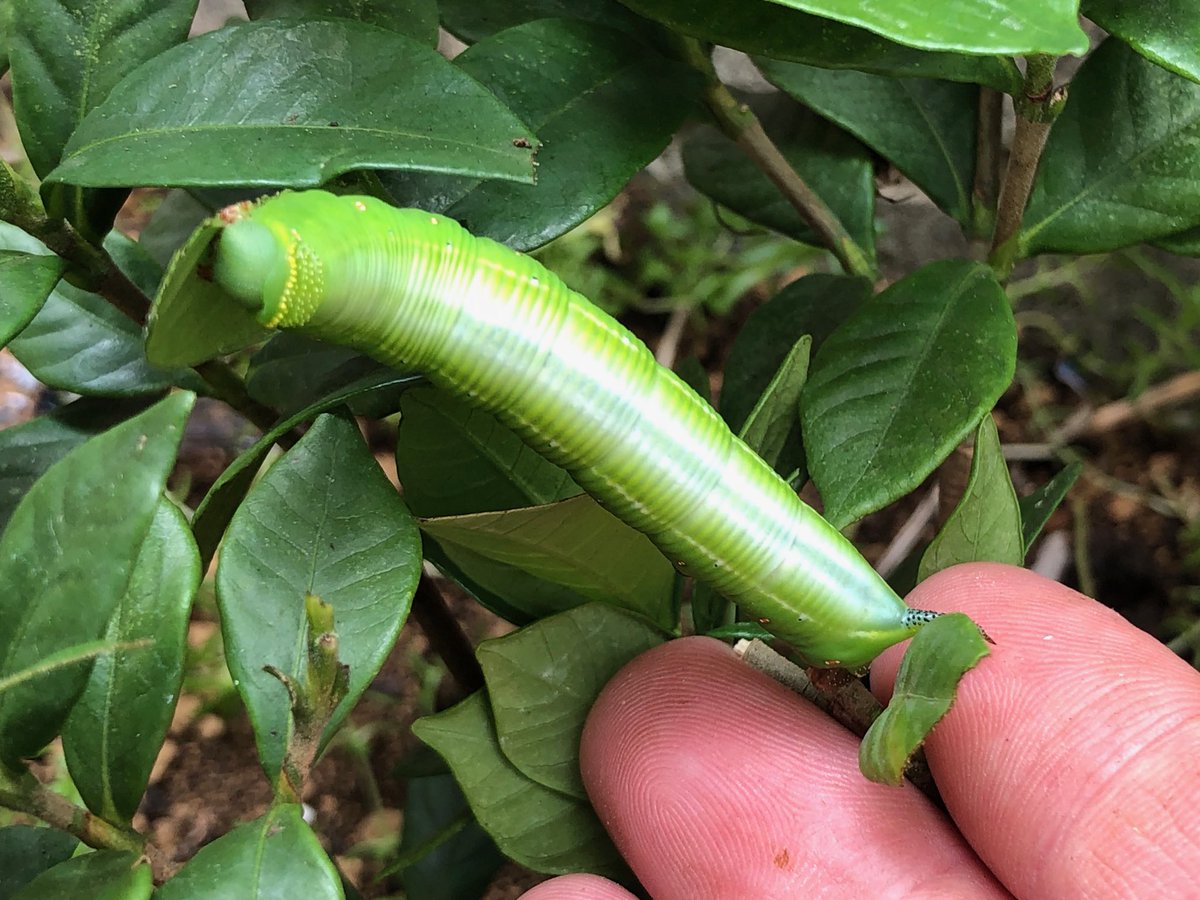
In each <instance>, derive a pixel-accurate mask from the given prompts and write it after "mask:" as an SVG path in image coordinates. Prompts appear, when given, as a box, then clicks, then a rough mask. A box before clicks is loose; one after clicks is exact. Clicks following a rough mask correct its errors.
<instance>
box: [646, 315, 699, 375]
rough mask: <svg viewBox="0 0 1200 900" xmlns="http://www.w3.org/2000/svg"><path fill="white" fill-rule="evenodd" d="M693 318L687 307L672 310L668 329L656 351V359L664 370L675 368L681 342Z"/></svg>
mask: <svg viewBox="0 0 1200 900" xmlns="http://www.w3.org/2000/svg"><path fill="white" fill-rule="evenodd" d="M691 316H692V311H691V309H690V308H688V307H687V306H683V305H680V306H676V307H675V308H674V309H673V310H671V315H670V317H669V318H668V319H667V327H666V328H664V329H663V333H662V337H661V338H659V340H658V346H657V347H656V348H655V349H654V358H655V359H656V360H657V361H658V364H659V365H660V366H662V367H663V368H664V369H672V368H674V367H675V359H676V358H677V357H678V356H679V342H680V341H681V340H683V333H684V331H685V330H686V328H687V323H688V319H690V318H691Z"/></svg>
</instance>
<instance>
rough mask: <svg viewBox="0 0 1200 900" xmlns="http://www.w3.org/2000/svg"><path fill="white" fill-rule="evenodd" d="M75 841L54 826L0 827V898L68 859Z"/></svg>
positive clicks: (76, 843)
mask: <svg viewBox="0 0 1200 900" xmlns="http://www.w3.org/2000/svg"><path fill="white" fill-rule="evenodd" d="M78 846H79V841H78V840H77V839H76V838H75V837H73V836H72V835H69V834H67V833H66V832H64V831H59V830H58V829H57V828H34V827H33V826H31V825H9V826H8V827H7V828H0V897H4V898H9V897H12V896H13V895H14V894H16V893H17V891H19V890H20V889H21V888H23V887H24V886H25V885H27V884H28V883H29V882H31V881H33V879H34V878H36V877H37V876H38V875H40V874H41V873H42V872H44V871H46V870H47V869H49V868H50V867H51V866H56V865H58V864H59V863H60V862H62V861H63V860H66V859H70V858H71V854H72V853H73V852H74V851H75V848H76V847H78Z"/></svg>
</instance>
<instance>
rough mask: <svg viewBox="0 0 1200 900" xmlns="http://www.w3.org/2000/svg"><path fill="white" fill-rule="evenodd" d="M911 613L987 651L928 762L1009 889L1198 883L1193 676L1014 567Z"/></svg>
mask: <svg viewBox="0 0 1200 900" xmlns="http://www.w3.org/2000/svg"><path fill="white" fill-rule="evenodd" d="M909 603H910V604H911V605H913V606H919V607H921V608H927V609H934V610H939V611H951V610H956V611H961V612H965V613H966V614H967V615H969V616H971V618H972V619H974V620H975V621H976V622H978V623H979V624H980V625H981V626H982V627H983V628H984V629H985V630H986V631H987V633H988V634H989V636H991V638H992V639H993V640H994V641H995V644H994V645H993V646H991V647H990V648H989V649H990V651H991V652H990V655H989V656H988V657H987V658H985V659H984V660H982V661H981V663H980V664H979V665H978V666H977V667H976V668H975V669H974V670H972V671H971V672H969V673H968V674H967V675H966V677H965V678H964V679H963V682H962V684H961V685H960V687H959V691H958V697H957V699H956V702H955V706H954V708H953V709H952V710H951V712H950V713H949V714H948V715H947V716H946V718H945V719H944V720H943V721H942V722H941V723H939V724H938V726H937V727H936V728H935V729H934V731H933V733H932V734H931V735H930V738H929V740H928V742H927V743H926V754H927V756H928V758H929V763H930V766H931V768H932V769H933V772H934V776H935V778H936V779H937V782H938V786H939V788H940V790H941V792H942V797H943V799H944V800H945V802H946V805H947V808H948V809H949V811H950V813H951V815H952V816H953V817H954V819H955V821H956V822H957V823H958V825H959V827H960V828H961V829H962V830H963V833H964V834H965V835H966V836H967V838H968V839H969V840H970V841H971V843H972V844H973V846H974V847H975V849H976V850H977V851H978V852H979V853H980V855H981V856H982V857H983V859H984V860H985V862H987V863H988V864H989V866H990V867H991V868H992V869H993V871H995V872H996V873H997V874H998V875H999V876H1000V877H1001V880H1003V881H1004V883H1005V884H1006V885H1007V886H1008V887H1009V888H1010V889H1011V890H1013V891H1014V892H1016V893H1017V894H1019V895H1031V896H1033V895H1039V896H1061V895H1064V892H1067V893H1070V892H1082V893H1088V892H1089V890H1093V889H1094V890H1097V891H1100V892H1104V891H1105V890H1108V889H1110V888H1111V887H1112V882H1113V880H1114V879H1119V878H1120V877H1121V873H1122V872H1125V873H1134V874H1135V875H1136V876H1137V877H1138V878H1141V879H1143V888H1144V889H1145V888H1150V887H1151V886H1153V889H1155V890H1156V891H1158V892H1160V893H1161V892H1162V891H1166V892H1168V893H1169V892H1170V890H1171V884H1175V885H1179V886H1182V885H1184V884H1185V883H1188V880H1189V879H1190V883H1191V884H1193V885H1194V884H1195V881H1196V879H1198V878H1200V826H1197V824H1196V819H1195V817H1194V816H1192V815H1191V813H1190V810H1191V809H1192V808H1193V807H1194V806H1195V802H1196V799H1197V797H1198V796H1200V771H1198V770H1197V767H1196V765H1195V763H1194V760H1195V759H1197V758H1200V676H1198V675H1197V673H1196V672H1195V671H1194V670H1193V669H1192V668H1191V667H1190V666H1188V665H1187V664H1186V663H1184V662H1183V661H1182V660H1180V659H1179V658H1178V657H1176V656H1175V654H1173V653H1171V652H1170V651H1169V650H1168V649H1167V648H1165V647H1164V646H1163V645H1162V644H1161V643H1159V642H1158V641H1156V640H1155V639H1154V638H1153V637H1151V636H1150V635H1148V634H1146V633H1145V632H1143V631H1141V630H1139V629H1137V628H1135V627H1134V626H1132V625H1131V624H1129V623H1128V622H1127V621H1125V620H1124V619H1123V618H1122V617H1121V616H1119V615H1118V614H1117V613H1115V612H1114V611H1112V610H1111V609H1108V608H1107V607H1105V606H1103V605H1101V604H1099V603H1096V602H1095V601H1094V600H1091V599H1089V598H1087V597H1085V596H1083V595H1082V594H1079V593H1078V592H1076V591H1073V590H1071V589H1070V588H1067V587H1065V586H1064V585H1061V584H1058V583H1056V582H1052V581H1048V580H1046V579H1044V578H1042V577H1040V576H1038V575H1035V574H1033V573H1031V572H1028V571H1026V570H1024V569H1018V568H1014V567H1011V566H1001V565H995V564H971V565H964V566H957V567H954V568H952V569H948V570H946V571H944V572H940V573H938V574H937V575H935V576H933V577H932V578H930V579H928V580H927V581H925V582H923V583H922V584H921V585H919V586H918V587H917V589H916V590H914V591H913V593H912V594H911V595H910V597H909ZM902 649H903V648H896V649H894V650H893V651H889V652H888V653H887V654H885V655H883V656H881V657H880V659H879V660H878V661H877V663H876V665H875V666H874V667H873V668H872V673H871V677H872V685H873V687H875V689H876V690H877V691H882V692H883V693H884V694H887V693H890V691H891V687H892V684H893V681H894V678H895V673H896V670H897V668H898V665H899V661H900V658H901V655H902ZM1181 826H1182V827H1181ZM1103 860H1109V862H1104V863H1102V861H1103ZM1113 860H1118V861H1119V862H1118V863H1115V864H1114V863H1112V862H1111V861H1113ZM1181 860H1182V861H1187V862H1183V863H1181ZM1102 879H1108V882H1107V883H1102V881H1101V880H1102ZM1089 886H1090V887H1089Z"/></svg>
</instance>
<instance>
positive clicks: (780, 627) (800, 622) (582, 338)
mask: <svg viewBox="0 0 1200 900" xmlns="http://www.w3.org/2000/svg"><path fill="white" fill-rule="evenodd" d="M222 218H223V219H224V221H225V222H227V223H228V224H227V227H225V228H224V229H223V230H222V231H221V233H220V235H219V237H218V245H217V248H216V253H215V257H214V260H213V272H212V274H213V279H214V280H215V282H216V283H217V284H218V285H219V286H221V287H222V288H223V289H224V290H226V291H228V292H229V293H230V294H231V295H232V296H233V297H235V298H236V299H237V300H238V301H239V302H241V303H243V304H245V305H246V306H247V307H249V308H250V309H252V310H254V311H255V313H256V315H257V317H258V319H259V321H260V322H262V323H263V324H265V325H266V326H268V327H270V328H285V329H295V330H299V331H302V332H305V333H308V334H311V335H313V336H315V337H318V338H320V339H322V340H325V341H329V342H332V343H335V344H341V345H346V346H350V347H354V348H357V349H359V350H362V351H363V352H365V353H367V354H369V355H371V356H373V357H375V358H376V359H378V360H380V361H381V362H384V363H388V364H391V365H397V366H405V367H415V368H417V369H419V370H421V371H423V372H425V373H426V374H427V376H428V377H429V379H430V380H431V381H433V382H434V383H435V384H437V385H439V386H440V387H442V388H444V389H446V390H450V391H453V392H455V393H457V394H459V395H461V396H463V397H466V398H468V399H469V400H470V401H471V402H473V403H475V404H477V405H478V406H480V407H482V408H484V409H487V410H489V411H491V412H492V413H494V414H496V415H497V416H498V417H499V418H500V419H501V420H503V421H504V422H505V423H506V424H507V425H509V426H510V427H512V428H514V429H515V430H516V431H517V432H518V433H519V434H520V435H521V436H522V438H523V439H524V440H525V441H527V442H528V443H529V444H530V446H532V447H533V448H534V449H536V450H537V451H538V452H540V453H542V454H543V455H544V456H546V457H547V458H548V459H550V460H551V461H553V462H555V463H558V464H559V465H561V466H563V467H564V468H566V469H567V470H568V471H570V472H571V474H572V475H573V476H574V477H575V478H576V480H577V481H578V482H579V484H580V485H582V486H583V487H584V488H585V489H586V490H587V491H588V492H589V493H591V494H592V495H593V496H594V497H595V498H596V499H597V500H598V501H599V502H600V503H601V504H603V505H604V506H605V507H606V508H607V509H609V510H610V511H611V512H612V513H613V514H614V515H616V516H617V517H618V518H620V519H622V520H623V521H625V522H627V523H628V524H629V525H631V526H633V527H634V528H636V529H638V530H639V531H641V532H643V533H645V534H646V535H647V536H648V537H649V538H650V539H651V540H652V541H653V542H654V543H655V544H656V545H657V546H658V547H659V548H660V549H661V550H662V552H663V553H664V554H666V555H667V556H668V557H669V558H670V559H671V560H673V561H675V563H676V564H677V565H678V566H679V567H680V568H681V570H683V571H686V572H687V573H688V574H691V575H694V576H695V577H696V578H700V579H703V580H705V581H707V582H709V583H711V584H712V585H713V586H714V587H715V588H716V589H717V590H719V591H721V592H722V593H723V594H725V595H726V596H727V597H729V598H730V599H732V600H733V601H735V602H736V603H737V604H739V606H741V607H742V608H743V609H744V610H746V611H748V612H749V613H750V614H752V615H754V616H755V617H757V618H758V620H759V621H760V622H762V623H763V625H764V626H765V627H766V628H767V629H768V630H770V631H771V632H772V633H773V634H775V635H777V636H779V637H780V638H782V639H784V640H786V641H788V642H789V643H790V644H792V645H793V646H794V647H795V648H796V649H797V651H799V653H800V654H801V655H802V656H803V658H804V660H805V661H806V662H807V663H809V664H810V665H816V666H833V665H841V666H847V667H852V668H853V667H858V666H862V665H865V664H866V663H868V662H870V661H871V660H872V659H874V658H875V657H876V656H877V655H878V654H879V653H880V652H881V651H882V650H884V649H885V648H886V647H889V646H891V645H892V644H895V643H897V642H898V641H901V640H903V639H905V638H907V637H909V636H911V635H912V634H913V632H915V631H916V630H917V628H919V627H920V626H921V625H922V624H923V623H925V622H927V621H929V620H930V619H931V618H933V616H934V614H933V613H929V612H925V611H922V610H915V609H910V608H909V607H907V606H906V605H905V604H904V602H903V601H902V600H901V599H900V598H899V597H898V596H896V594H895V593H894V592H893V591H892V590H891V588H889V587H888V586H887V584H886V583H885V582H884V581H883V579H881V578H880V577H879V575H877V574H876V572H875V571H874V570H873V569H872V568H871V567H870V565H868V564H867V562H866V561H865V560H864V559H863V558H862V557H861V556H860V555H859V554H858V552H857V551H856V550H855V548H854V547H853V545H851V544H850V542H849V541H847V540H846V539H845V538H844V537H842V535H841V534H840V533H839V532H838V531H837V530H835V529H834V528H833V527H831V526H830V525H829V524H828V523H827V522H826V521H825V520H824V519H823V518H821V517H820V516H819V515H818V514H817V513H816V512H815V511H814V510H812V509H811V508H810V507H808V506H807V505H805V504H804V503H803V502H802V501H801V500H800V498H799V497H797V496H796V493H795V492H794V491H793V490H792V489H791V488H790V487H789V486H788V485H787V484H786V483H785V482H784V481H783V480H782V479H781V478H780V477H779V476H778V475H776V474H775V472H774V471H773V470H772V469H771V468H770V467H769V466H767V465H766V463H764V462H763V461H762V460H761V459H760V458H759V457H758V456H757V455H755V453H754V452H753V451H751V450H750V449H749V448H748V447H747V446H746V445H745V444H743V443H742V442H741V441H740V440H739V439H738V438H737V437H735V436H734V435H733V434H732V433H731V432H730V430H729V428H728V427H727V426H726V425H725V423H724V422H723V421H722V420H721V418H720V417H719V416H717V414H716V413H715V412H714V411H713V410H712V408H711V407H710V406H709V405H708V404H707V403H705V402H704V401H703V400H702V399H701V398H700V397H699V396H698V395H697V394H696V393H695V392H694V391H692V390H691V389H690V388H688V387H687V386H686V385H685V384H684V383H683V382H682V381H681V380H680V379H679V378H678V377H676V376H675V375H674V374H673V373H672V372H670V371H668V370H666V369H664V368H662V367H661V366H659V365H658V364H657V363H656V362H655V360H654V357H653V355H652V354H651V353H650V351H649V350H648V349H647V348H646V346H645V345H644V344H642V343H641V342H640V341H638V340H637V338H635V337H634V336H633V335H632V334H630V333H629V331H627V330H626V329H625V328H624V327H622V326H621V325H619V324H618V323H617V322H616V321H615V320H613V319H612V318H611V317H609V316H608V315H606V314H604V313H603V312H601V311H600V310H599V309H597V308H596V307H595V306H593V305H592V304H591V303H590V302H589V301H588V300H587V299H586V298H584V297H582V296H580V295H579V294H577V293H575V292H573V291H571V290H570V289H569V288H567V287H566V286H565V285H564V284H563V283H562V282H561V281H560V280H559V279H558V278H557V277H555V276H554V275H553V274H551V273H550V272H549V271H547V270H546V269H545V268H543V267H542V266H541V265H539V264H538V263H537V262H535V261H533V260H532V259H530V258H529V257H527V256H523V255H520V254H518V253H514V252H513V251H511V250H509V249H508V248H506V247H503V246H501V245H500V244H497V243H495V242H493V241H490V240H487V239H483V238H476V237H473V236H472V235H471V234H469V233H468V232H467V231H465V230H464V229H463V228H462V227H461V226H460V225H459V224H458V223H456V222H454V221H452V220H450V219H447V218H445V217H443V216H438V215H431V214H429V213H424V212H420V211H418V210H412V209H395V208H393V207H390V206H388V205H386V204H384V203H381V202H379V201H377V200H374V199H371V198H368V197H338V196H334V195H332V194H328V193H324V192H322V191H306V192H299V193H287V194H281V195H279V196H277V197H274V198H272V199H269V200H267V201H265V202H263V203H260V204H257V205H248V204H245V205H240V206H236V207H230V208H229V209H227V210H225V211H224V213H223V214H222Z"/></svg>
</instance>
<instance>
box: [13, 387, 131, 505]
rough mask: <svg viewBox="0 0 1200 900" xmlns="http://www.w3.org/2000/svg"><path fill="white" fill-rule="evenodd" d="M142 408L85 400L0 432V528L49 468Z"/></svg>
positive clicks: (129, 402) (115, 402) (118, 402)
mask: <svg viewBox="0 0 1200 900" xmlns="http://www.w3.org/2000/svg"><path fill="white" fill-rule="evenodd" d="M143 409H145V403H144V402H141V401H112V400H96V399H91V398H84V399H82V400H76V401H75V402H74V403H69V404H67V405H66V406H62V407H59V408H58V409H56V410H54V412H52V413H48V414H46V415H44V416H39V417H38V418H36V419H33V420H32V421H30V422H26V423H25V424H24V425H17V426H15V427H13V428H5V429H4V430H3V431H0V528H3V527H4V526H5V525H6V524H8V520H9V518H10V517H11V516H12V513H13V510H14V509H16V508H17V504H18V503H20V502H21V498H22V497H24V496H25V494H26V492H27V491H28V490H29V489H30V487H32V486H33V483H34V482H35V481H37V479H38V478H40V477H41V475H42V473H43V472H45V471H46V470H47V469H48V468H50V466H52V465H53V464H54V463H56V462H58V461H59V460H60V459H62V458H63V457H64V456H66V455H67V453H68V452H70V451H71V450H72V449H74V448H75V447H78V446H79V445H80V444H82V443H83V442H84V441H86V440H87V439H88V438H90V437H92V436H93V435H95V434H98V433H99V432H101V431H103V430H105V429H106V428H110V427H112V426H113V425H116V424H117V423H118V422H120V421H122V420H124V419H127V418H129V417H130V416H132V415H135V414H136V413H139V412H141V411H142V410H143Z"/></svg>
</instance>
